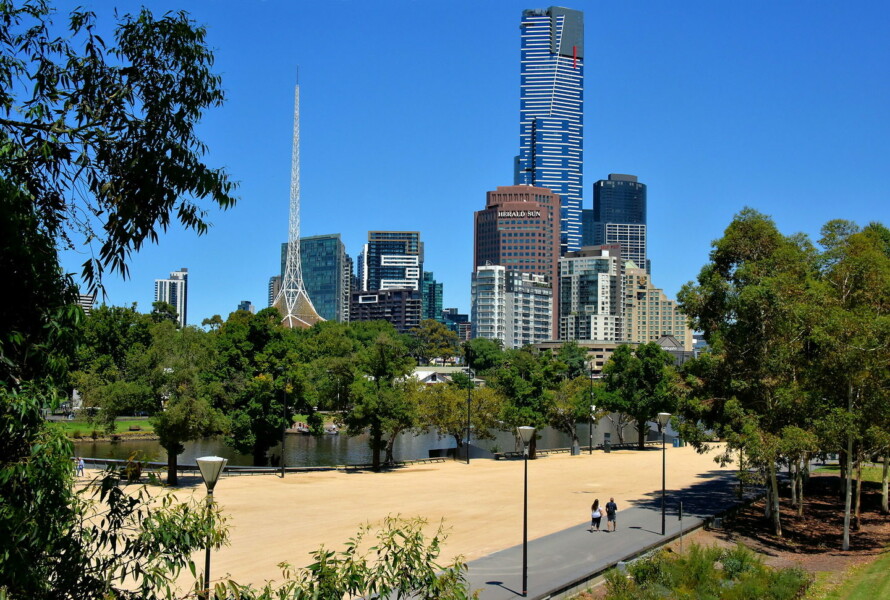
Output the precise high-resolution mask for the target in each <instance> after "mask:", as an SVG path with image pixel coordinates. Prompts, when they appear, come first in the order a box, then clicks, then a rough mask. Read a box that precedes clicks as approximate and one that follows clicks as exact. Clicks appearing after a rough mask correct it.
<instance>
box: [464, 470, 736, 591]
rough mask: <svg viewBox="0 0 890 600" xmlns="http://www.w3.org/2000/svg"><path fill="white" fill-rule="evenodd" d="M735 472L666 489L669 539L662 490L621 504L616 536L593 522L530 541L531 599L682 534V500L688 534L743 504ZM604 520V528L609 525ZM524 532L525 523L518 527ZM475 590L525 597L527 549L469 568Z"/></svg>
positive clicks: (491, 557)
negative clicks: (593, 526)
mask: <svg viewBox="0 0 890 600" xmlns="http://www.w3.org/2000/svg"><path fill="white" fill-rule="evenodd" d="M733 475H734V474H733V473H730V472H724V473H721V474H718V475H714V476H712V477H709V478H708V479H706V480H703V481H702V482H700V483H696V484H695V485H693V486H691V487H689V488H686V489H683V490H679V491H677V490H668V491H667V496H666V498H667V503H666V505H667V518H666V521H665V525H666V527H665V529H666V536H664V537H662V536H661V491H660V490H659V491H658V492H655V493H652V494H650V495H649V496H648V497H647V498H646V499H644V500H642V501H639V502H636V503H633V504H632V505H630V506H622V504H621V499H620V498H616V503H617V504H618V521H617V524H618V528H617V531H615V532H606V531H605V530H602V531H599V532H593V533H591V532H589V531H588V528H589V527H590V522H589V521H588V522H584V523H579V524H578V526H577V527H571V528H569V529H564V530H563V531H558V532H556V533H552V534H550V535H547V536H544V537H542V538H538V539H536V540H531V541H529V542H528V595H527V597H528V598H532V599H534V598H549V597H550V594H551V593H554V592H556V591H558V590H561V589H563V588H565V587H566V586H568V585H569V584H571V583H572V582H576V581H580V580H584V579H587V578H590V577H591V576H592V575H594V574H596V573H599V572H602V571H604V570H606V569H607V568H609V567H611V566H612V565H614V564H615V563H617V562H618V561H621V560H626V559H629V558H631V557H633V556H636V555H638V554H639V553H641V552H644V551H645V550H646V549H648V548H650V547H653V546H657V545H659V544H660V543H662V542H664V541H665V540H666V539H670V538H671V537H675V536H677V535H679V533H680V521H679V519H678V514H677V508H678V502H679V501H682V502H683V512H684V515H683V523H682V524H683V530H684V531H687V530H689V529H690V528H693V527H696V526H698V525H700V524H701V523H702V522H703V520H704V519H705V518H707V517H710V516H712V515H714V514H717V513H719V512H722V511H723V510H725V509H726V508H729V507H731V506H732V505H734V504H736V503H737V502H738V496H737V483H736V481H737V480H736V479H735V477H734V476H733ZM605 521H606V520H605V518H604V519H603V527H605ZM516 526H517V530H518V531H520V532H521V531H522V529H521V528H522V521H519V522H517V523H516ZM468 579H469V581H470V589H473V590H480V594H479V597H480V598H482V599H483V600H502V599H509V598H522V546H521V545H519V546H514V547H512V548H507V549H506V550H502V551H500V552H496V553H494V554H491V555H489V556H486V557H483V558H480V559H478V560H474V561H472V562H470V563H469V564H468Z"/></svg>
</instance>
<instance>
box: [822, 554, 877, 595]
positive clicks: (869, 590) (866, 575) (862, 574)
mask: <svg viewBox="0 0 890 600" xmlns="http://www.w3.org/2000/svg"><path fill="white" fill-rule="evenodd" d="M877 598H890V552H885V553H884V554H882V555H881V556H880V557H878V559H877V560H875V561H873V562H871V563H870V564H868V565H866V566H865V567H863V568H861V569H856V570H855V571H854V572H853V573H852V574H851V575H850V576H849V577H848V578H847V579H846V580H845V581H844V582H843V583H842V584H841V585H840V586H839V587H837V588H835V589H834V590H832V591H830V592H829V593H828V594H827V595H826V596H825V600H876V599H877Z"/></svg>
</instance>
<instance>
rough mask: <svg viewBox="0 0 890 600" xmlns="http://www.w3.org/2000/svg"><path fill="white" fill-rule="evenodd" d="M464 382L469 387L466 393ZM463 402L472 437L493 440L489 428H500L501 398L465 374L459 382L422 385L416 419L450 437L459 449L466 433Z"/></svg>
mask: <svg viewBox="0 0 890 600" xmlns="http://www.w3.org/2000/svg"><path fill="white" fill-rule="evenodd" d="M468 384H469V385H471V386H472V387H471V388H470V390H469V394H468V393H467V392H468V390H467V385H468ZM467 404H469V405H470V406H469V409H470V414H469V417H470V426H471V427H472V428H473V429H472V433H471V435H472V436H473V438H474V439H477V440H479V439H483V440H484V439H489V440H490V439H494V434H493V433H492V431H493V430H496V429H499V428H500V424H499V422H498V421H499V418H500V415H501V413H502V412H503V410H504V398H503V397H502V396H501V395H500V394H499V393H498V392H497V391H496V390H494V389H493V388H490V387H487V386H473V385H472V383H471V382H470V381H469V379H468V378H466V377H464V378H463V382H462V383H461V384H458V383H457V382H455V383H453V384H437V385H428V386H426V388H424V390H423V392H422V394H421V397H420V422H421V423H422V424H423V425H425V426H427V427H432V428H434V429H435V430H436V431H437V432H438V433H439V435H442V436H446V435H447V436H451V437H453V438H454V441H455V443H456V444H457V446H458V448H461V447H463V441H464V439H465V438H466V435H467Z"/></svg>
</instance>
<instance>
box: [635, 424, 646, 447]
mask: <svg viewBox="0 0 890 600" xmlns="http://www.w3.org/2000/svg"><path fill="white" fill-rule="evenodd" d="M645 449H646V421H641V420H639V419H637V450H645Z"/></svg>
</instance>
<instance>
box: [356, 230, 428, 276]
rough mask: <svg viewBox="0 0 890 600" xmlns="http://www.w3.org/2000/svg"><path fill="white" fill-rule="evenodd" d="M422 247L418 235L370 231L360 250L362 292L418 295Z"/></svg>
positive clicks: (412, 232)
mask: <svg viewBox="0 0 890 600" xmlns="http://www.w3.org/2000/svg"><path fill="white" fill-rule="evenodd" d="M422 271H423V243H422V242H421V241H420V232H418V231H369V232H368V243H367V244H365V247H364V249H363V250H362V267H361V269H360V272H361V274H362V290H364V291H371V290H395V289H409V290H415V291H420V274H421V272H422Z"/></svg>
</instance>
